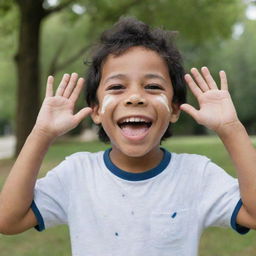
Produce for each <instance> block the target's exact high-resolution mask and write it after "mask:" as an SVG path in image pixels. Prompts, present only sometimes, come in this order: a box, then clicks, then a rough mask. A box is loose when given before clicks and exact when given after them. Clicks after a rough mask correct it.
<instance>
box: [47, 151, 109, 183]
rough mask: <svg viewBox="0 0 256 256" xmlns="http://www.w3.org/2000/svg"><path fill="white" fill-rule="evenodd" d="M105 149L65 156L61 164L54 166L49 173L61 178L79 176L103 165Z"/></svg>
mask: <svg viewBox="0 0 256 256" xmlns="http://www.w3.org/2000/svg"><path fill="white" fill-rule="evenodd" d="M103 154H104V152H103V151H100V152H96V153H91V152H77V153H74V154H72V155H69V156H67V157H65V160H64V161H62V162H61V163H60V164H59V165H57V166H56V167H55V168H53V169H52V170H51V171H50V172H48V174H50V175H51V173H52V174H53V175H54V174H55V175H56V176H57V177H58V178H59V179H61V180H67V179H70V178H71V179H72V178H74V177H76V176H77V177H79V176H81V175H82V174H83V175H85V173H88V172H90V171H93V170H95V169H96V168H97V166H99V165H101V162H102V161H103Z"/></svg>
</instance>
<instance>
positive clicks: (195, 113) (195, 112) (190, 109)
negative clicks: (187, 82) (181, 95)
mask: <svg viewBox="0 0 256 256" xmlns="http://www.w3.org/2000/svg"><path fill="white" fill-rule="evenodd" d="M180 109H181V110H182V111H184V112H186V113H187V114H189V115H190V116H192V117H193V118H194V119H195V120H197V119H198V110H196V109H195V108H194V107H193V106H191V105H189V104H182V105H181V106H180Z"/></svg>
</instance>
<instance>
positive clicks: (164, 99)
mask: <svg viewBox="0 0 256 256" xmlns="http://www.w3.org/2000/svg"><path fill="white" fill-rule="evenodd" d="M155 100H156V101H157V103H158V104H160V105H162V106H164V108H165V109H166V110H167V111H168V112H169V113H170V112H171V111H172V109H171V107H170V106H169V102H168V99H167V97H166V96H165V95H164V94H161V95H158V96H156V97H155Z"/></svg>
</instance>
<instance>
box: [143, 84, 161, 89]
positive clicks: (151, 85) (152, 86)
mask: <svg viewBox="0 0 256 256" xmlns="http://www.w3.org/2000/svg"><path fill="white" fill-rule="evenodd" d="M145 89H148V90H163V88H162V87H161V86H160V85H158V84H148V85H146V86H145Z"/></svg>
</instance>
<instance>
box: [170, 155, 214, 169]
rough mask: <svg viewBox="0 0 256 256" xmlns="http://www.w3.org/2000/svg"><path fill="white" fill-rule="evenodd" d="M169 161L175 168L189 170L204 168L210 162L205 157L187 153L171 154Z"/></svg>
mask: <svg viewBox="0 0 256 256" xmlns="http://www.w3.org/2000/svg"><path fill="white" fill-rule="evenodd" d="M171 161H172V162H173V164H175V166H177V167H180V168H189V169H198V168H205V166H206V165H207V164H208V163H209V162H211V160H210V159H209V158H208V157H206V156H202V155H197V154H188V153H181V154H177V153H172V158H171Z"/></svg>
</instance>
